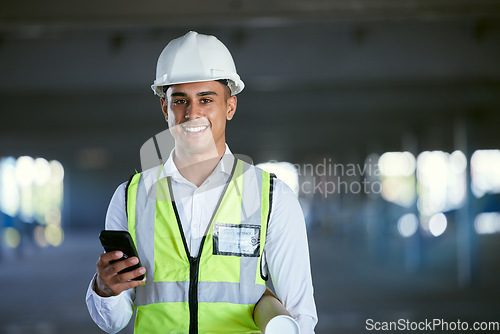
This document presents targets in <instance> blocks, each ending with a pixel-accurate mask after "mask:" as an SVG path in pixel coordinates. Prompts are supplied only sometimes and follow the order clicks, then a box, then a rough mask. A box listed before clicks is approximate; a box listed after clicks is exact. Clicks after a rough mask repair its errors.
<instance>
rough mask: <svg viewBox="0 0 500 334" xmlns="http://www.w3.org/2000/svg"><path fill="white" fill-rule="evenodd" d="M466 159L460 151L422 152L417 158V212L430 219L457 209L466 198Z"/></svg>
mask: <svg viewBox="0 0 500 334" xmlns="http://www.w3.org/2000/svg"><path fill="white" fill-rule="evenodd" d="M466 168H467V159H466V157H465V155H464V154H463V153H462V152H461V151H455V152H453V153H452V154H450V153H446V152H443V151H432V152H431V151H425V152H422V153H420V154H419V155H418V158H417V180H418V182H417V188H418V194H419V200H418V209H419V211H420V213H421V214H422V215H424V216H431V215H433V214H435V213H438V212H444V211H448V210H452V209H456V208H459V207H460V206H461V205H463V202H464V200H465V195H466V182H465V177H466V175H465V174H466Z"/></svg>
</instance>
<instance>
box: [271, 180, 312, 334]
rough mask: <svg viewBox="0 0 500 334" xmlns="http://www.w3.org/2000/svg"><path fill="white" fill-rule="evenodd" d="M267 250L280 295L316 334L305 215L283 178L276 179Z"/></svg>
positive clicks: (307, 332) (305, 329)
mask: <svg viewBox="0 0 500 334" xmlns="http://www.w3.org/2000/svg"><path fill="white" fill-rule="evenodd" d="M264 253H265V260H266V263H267V267H268V269H269V274H270V276H271V280H272V283H273V286H274V289H275V292H276V295H277V297H278V298H279V299H280V300H281V301H282V303H283V305H284V306H285V308H286V309H287V310H288V312H290V314H291V315H292V317H293V318H294V319H295V320H296V321H297V323H298V324H299V326H300V329H301V333H302V334H314V327H315V326H316V323H317V322H318V316H317V313H316V305H315V302H314V296H313V292H314V291H313V285H312V277H311V265H310V260H309V246H308V243H307V233H306V225H305V221H304V214H303V213H302V209H301V207H300V204H299V201H298V199H297V197H296V196H295V194H294V193H293V191H292V190H291V189H290V188H289V187H288V186H287V185H286V184H285V183H284V182H283V181H281V180H279V179H275V181H274V191H273V201H272V207H271V216H270V220H269V227H268V231H267V240H266V245H265V246H264Z"/></svg>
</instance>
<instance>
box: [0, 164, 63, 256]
mask: <svg viewBox="0 0 500 334" xmlns="http://www.w3.org/2000/svg"><path fill="white" fill-rule="evenodd" d="M0 181H1V183H0V210H1V211H2V212H3V213H4V214H6V215H8V216H10V217H13V218H16V221H18V223H19V222H20V223H28V224H35V227H34V228H33V229H26V231H29V230H31V231H33V238H34V240H35V243H36V244H38V245H39V246H47V245H52V246H58V245H60V244H61V243H62V241H63V239H64V232H63V230H62V209H63V196H64V167H63V166H62V164H61V163H60V162H59V161H57V160H52V161H47V160H46V159H44V158H41V157H38V158H36V159H34V158H32V157H30V156H21V157H19V158H17V159H15V158H13V157H8V158H3V159H0ZM0 222H1V221H0ZM16 224H17V223H16ZM14 226H15V225H14ZM0 227H1V226H0ZM20 230H23V229H20ZM23 233H24V232H23ZM3 237H4V240H5V242H6V244H7V245H9V246H10V247H17V245H18V244H19V242H20V240H21V239H22V238H23V234H22V233H21V232H19V231H18V230H17V229H14V227H10V226H6V227H5V230H4V233H3ZM18 239H19V240H18ZM14 245H15V246H14Z"/></svg>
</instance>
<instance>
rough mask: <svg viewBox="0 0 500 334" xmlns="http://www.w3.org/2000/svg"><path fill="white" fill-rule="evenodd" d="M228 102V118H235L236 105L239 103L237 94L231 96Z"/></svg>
mask: <svg viewBox="0 0 500 334" xmlns="http://www.w3.org/2000/svg"><path fill="white" fill-rule="evenodd" d="M226 104H227V114H226V119H227V120H228V121H230V120H231V119H232V118H233V116H234V113H235V112H236V105H237V104H238V99H237V98H236V95H232V96H230V97H229V98H228V99H227V101H226Z"/></svg>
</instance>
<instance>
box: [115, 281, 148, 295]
mask: <svg viewBox="0 0 500 334" xmlns="http://www.w3.org/2000/svg"><path fill="white" fill-rule="evenodd" d="M145 282H146V277H144V279H142V280H140V281H127V282H125V283H120V284H117V285H116V286H115V288H116V290H117V291H119V292H118V293H121V292H122V291H125V290H129V289H132V288H135V287H138V286H139V285H141V284H143V283H145Z"/></svg>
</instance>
